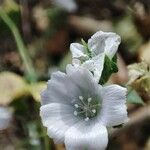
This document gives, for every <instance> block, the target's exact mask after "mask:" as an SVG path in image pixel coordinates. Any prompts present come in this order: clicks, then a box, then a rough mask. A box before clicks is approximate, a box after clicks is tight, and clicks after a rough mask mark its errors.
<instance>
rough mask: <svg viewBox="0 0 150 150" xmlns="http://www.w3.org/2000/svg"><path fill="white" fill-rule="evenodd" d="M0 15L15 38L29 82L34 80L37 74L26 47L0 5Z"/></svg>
mask: <svg viewBox="0 0 150 150" xmlns="http://www.w3.org/2000/svg"><path fill="white" fill-rule="evenodd" d="M0 17H1V18H2V19H3V21H4V22H5V23H6V24H7V26H8V27H9V29H10V30H11V32H12V34H13V36H14V38H15V41H16V44H17V48H18V51H19V54H20V56H21V58H22V60H23V62H24V65H25V67H26V74H27V75H28V77H29V79H30V81H31V82H34V81H36V80H37V75H36V73H35V70H34V67H33V64H32V61H31V59H30V56H29V54H28V51H27V48H26V47H25V45H24V43H23V41H22V38H21V35H20V33H19V31H18V29H17V27H16V25H15V23H14V22H13V21H12V20H11V18H10V17H9V16H8V14H7V13H6V12H5V11H4V10H3V8H1V7H0Z"/></svg>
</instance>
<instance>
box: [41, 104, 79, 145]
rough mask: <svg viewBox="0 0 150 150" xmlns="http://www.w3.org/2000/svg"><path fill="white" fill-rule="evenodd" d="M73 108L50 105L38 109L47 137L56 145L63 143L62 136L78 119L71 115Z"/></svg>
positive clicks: (62, 105)
mask: <svg viewBox="0 0 150 150" xmlns="http://www.w3.org/2000/svg"><path fill="white" fill-rule="evenodd" d="M73 111H74V110H73V107H71V106H69V105H65V104H58V103H51V104H47V105H44V106H41V108H40V116H41V118H42V122H43V125H44V126H45V127H47V128H48V135H49V137H51V138H54V141H55V142H56V143H63V142H64V135H65V132H66V130H67V129H69V127H70V126H72V125H74V124H75V123H76V122H77V121H78V119H77V118H76V117H75V116H74V115H73Z"/></svg>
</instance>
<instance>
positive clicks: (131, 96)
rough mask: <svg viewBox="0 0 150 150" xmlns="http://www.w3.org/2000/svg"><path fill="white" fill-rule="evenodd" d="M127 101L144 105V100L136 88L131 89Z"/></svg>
mask: <svg viewBox="0 0 150 150" xmlns="http://www.w3.org/2000/svg"><path fill="white" fill-rule="evenodd" d="M127 102H128V103H134V104H141V105H144V102H143V100H142V99H141V97H140V96H139V95H138V93H137V92H136V91H135V90H134V89H131V90H129V92H128V95H127Z"/></svg>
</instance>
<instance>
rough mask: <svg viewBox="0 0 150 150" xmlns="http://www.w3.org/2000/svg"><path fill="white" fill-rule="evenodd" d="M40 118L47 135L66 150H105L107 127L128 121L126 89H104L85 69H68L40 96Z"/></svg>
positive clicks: (56, 73) (112, 86) (118, 87)
mask: <svg viewBox="0 0 150 150" xmlns="http://www.w3.org/2000/svg"><path fill="white" fill-rule="evenodd" d="M41 97H42V102H41V104H42V106H41V108H40V115H41V118H42V122H43V124H44V126H45V127H47V128H48V135H49V136H50V137H51V138H53V139H54V141H55V142H56V143H63V142H64V143H65V145H66V149H67V150H85V149H86V150H104V149H105V148H106V146H107V143H108V133H107V129H106V126H115V125H119V124H122V123H124V122H126V121H127V111H126V105H125V103H126V89H125V88H123V87H120V86H118V85H115V84H114V85H110V86H105V87H102V86H101V85H99V84H97V82H95V80H94V79H93V75H92V73H91V72H90V71H89V70H87V69H85V68H83V67H74V66H72V65H68V66H67V68H66V74H65V73H62V72H59V71H58V72H55V73H53V74H52V77H51V80H49V81H48V83H47V89H45V90H44V91H43V92H42V93H41Z"/></svg>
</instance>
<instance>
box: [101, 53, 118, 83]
mask: <svg viewBox="0 0 150 150" xmlns="http://www.w3.org/2000/svg"><path fill="white" fill-rule="evenodd" d="M116 72H118V67H117V56H116V55H115V56H114V57H113V58H112V60H110V59H109V57H108V56H107V55H105V62H104V68H103V71H102V75H101V79H100V81H99V83H100V84H105V83H106V82H107V81H108V79H109V77H110V76H111V75H112V73H116Z"/></svg>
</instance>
